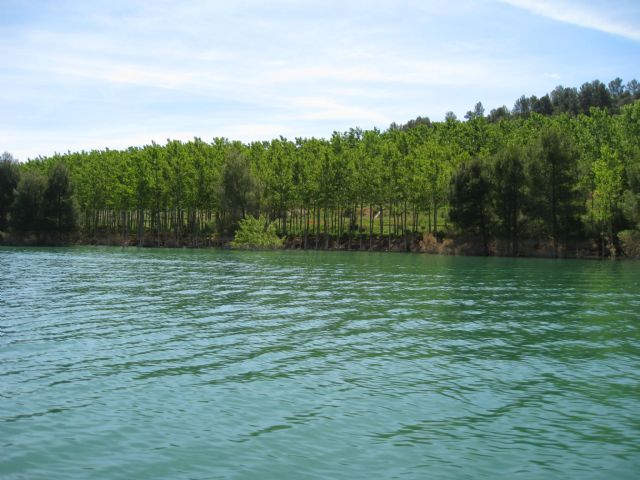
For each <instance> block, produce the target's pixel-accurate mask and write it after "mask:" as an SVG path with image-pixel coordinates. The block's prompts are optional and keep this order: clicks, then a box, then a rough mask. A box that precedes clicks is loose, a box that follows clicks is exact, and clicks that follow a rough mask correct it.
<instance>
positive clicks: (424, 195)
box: [0, 79, 640, 255]
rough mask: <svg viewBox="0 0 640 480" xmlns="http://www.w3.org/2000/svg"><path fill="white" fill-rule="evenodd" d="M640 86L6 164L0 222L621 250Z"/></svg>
mask: <svg viewBox="0 0 640 480" xmlns="http://www.w3.org/2000/svg"><path fill="white" fill-rule="evenodd" d="M639 98H640V88H638V84H637V82H636V81H635V80H634V81H631V82H628V83H627V84H626V85H623V84H622V81H621V80H620V79H616V80H614V81H612V82H610V83H609V85H608V87H606V86H604V84H602V83H601V82H599V81H594V82H590V83H586V84H584V85H583V86H582V87H581V88H580V89H571V88H564V87H557V88H556V89H555V90H554V91H553V92H551V93H550V94H548V95H545V96H543V97H542V98H540V99H538V98H536V97H525V96H523V97H520V98H519V99H518V100H517V101H516V102H515V105H514V108H513V109H511V110H508V109H507V108H506V107H500V108H499V109H494V110H492V111H491V112H490V113H489V115H486V116H485V114H484V107H483V106H482V104H481V103H478V104H477V105H476V106H475V107H474V109H473V110H470V111H469V112H468V113H467V115H466V116H465V120H464V121H459V120H458V119H457V118H455V115H453V114H448V115H447V117H446V119H445V120H444V121H442V122H431V121H430V120H429V119H428V118H423V117H418V118H416V119H415V120H412V121H409V122H408V123H407V124H404V125H397V124H392V125H391V126H390V127H389V128H388V129H387V130H385V131H380V130H377V129H374V130H361V129H359V128H354V129H351V130H349V131H347V132H334V133H333V135H332V136H331V137H330V138H328V139H317V138H296V139H294V140H288V139H286V138H283V137H280V138H277V139H273V140H271V141H268V142H252V143H248V144H244V143H241V142H237V141H229V140H227V139H222V138H216V139H214V140H213V141H212V142H205V141H203V140H201V139H199V138H195V139H194V140H192V141H188V142H181V141H177V140H168V141H167V143H166V144H164V145H159V144H156V143H151V144H150V145H145V146H142V147H130V148H128V149H126V150H110V149H105V150H92V151H89V152H86V151H82V152H67V153H65V154H56V155H53V156H50V157H39V158H37V159H31V160H29V161H27V162H25V163H18V162H16V161H15V160H14V159H13V158H12V157H11V156H10V155H9V154H4V155H3V157H2V160H1V161H0V192H1V193H0V231H5V232H6V231H9V232H11V233H12V234H13V235H16V236H29V235H31V236H36V237H38V238H70V235H71V236H73V235H75V236H78V235H79V236H80V237H81V238H82V241H85V242H91V241H100V239H104V238H107V237H113V238H117V239H120V240H118V241H122V242H126V243H130V244H131V243H133V244H140V245H193V246H200V245H209V244H211V243H215V242H217V241H219V240H220V239H223V238H225V237H226V236H231V235H233V233H234V231H235V229H236V228H237V225H238V223H239V221H240V220H241V219H243V218H246V217H247V216H249V215H251V216H255V217H259V216H261V215H262V216H263V218H267V219H269V220H270V221H271V222H273V224H274V225H275V228H276V230H277V232H278V234H279V235H280V236H284V237H288V238H289V239H291V240H292V241H294V242H296V245H299V246H300V247H301V248H329V247H331V246H334V247H340V248H367V249H371V248H391V246H392V244H393V245H395V246H398V245H400V246H401V247H402V248H406V249H409V248H410V246H411V245H412V243H413V242H415V241H416V239H417V238H421V237H423V236H424V235H425V233H431V234H432V235H433V236H434V238H437V239H438V240H441V239H442V238H443V236H454V237H459V238H461V237H468V238H475V239H476V241H478V242H480V243H481V244H482V247H483V250H484V251H485V252H486V253H490V244H491V242H492V241H495V240H496V239H499V240H500V241H502V242H505V243H506V245H507V253H508V254H511V255H518V254H520V253H521V249H520V246H521V244H522V242H523V241H525V240H540V241H546V242H549V244H551V245H552V246H553V250H554V252H555V253H556V254H559V253H560V254H561V253H562V252H563V251H564V250H566V248H567V246H568V245H570V244H572V243H575V242H576V241H586V240H592V241H593V242H596V243H597V244H598V245H599V246H600V249H601V252H602V253H607V252H609V251H612V249H613V248H614V247H615V245H616V241H617V238H618V234H619V232H620V231H622V230H638V229H640V208H639V205H640V102H638V99H639Z"/></svg>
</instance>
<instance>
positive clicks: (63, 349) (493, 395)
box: [0, 248, 640, 480]
mask: <svg viewBox="0 0 640 480" xmlns="http://www.w3.org/2000/svg"><path fill="white" fill-rule="evenodd" d="M639 472H640V263H634V262H586V261H568V260H564V261H561V260H558V261H554V260H528V259H495V258H461V257H437V256H429V255H412V254H372V253H347V252H333V253H331V252H293V251H285V252H264V253H260V252H228V251H204V250H199V251H193V250H140V249H134V248H131V249H121V248H68V249H27V248H24V249H19V248H0V478H2V479H5V480H6V479H19V478H25V479H27V478H28V479H39V478H42V479H85V478H91V479H107V478H108V479H159V478H170V479H214V478H260V479H262V478H275V479H287V478H292V479H294V478H295V479H298V478H318V479H320V478H322V479H329V478H345V479H354V478H416V479H418V478H420V479H422V478H445V479H446V478H452V479H458V478H461V479H463V478H509V479H534V478H535V479H540V478H543V479H553V478H558V479H560V478H562V479H573V478H575V479H588V478H594V479H596V478H598V479H601V478H615V479H624V478H638V475H639Z"/></svg>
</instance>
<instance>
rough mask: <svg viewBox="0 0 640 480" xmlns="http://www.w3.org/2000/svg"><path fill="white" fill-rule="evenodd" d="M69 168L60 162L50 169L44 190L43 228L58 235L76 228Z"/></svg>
mask: <svg viewBox="0 0 640 480" xmlns="http://www.w3.org/2000/svg"><path fill="white" fill-rule="evenodd" d="M72 195H73V191H72V189H71V179H70V174H69V168H68V167H67V166H66V165H65V164H64V163H62V162H58V163H56V164H55V165H53V167H52V168H51V170H50V171H49V178H48V181H47V188H46V189H45V192H44V205H43V209H42V214H43V225H42V227H43V229H44V230H47V231H49V232H51V233H54V234H56V235H61V234H68V233H71V232H72V231H73V230H75V228H76V209H75V208H74V204H73V196H72Z"/></svg>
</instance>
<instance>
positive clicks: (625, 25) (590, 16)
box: [500, 0, 640, 42]
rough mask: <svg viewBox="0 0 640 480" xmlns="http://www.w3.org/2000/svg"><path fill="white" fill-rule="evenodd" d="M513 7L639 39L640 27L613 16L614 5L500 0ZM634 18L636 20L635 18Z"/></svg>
mask: <svg viewBox="0 0 640 480" xmlns="http://www.w3.org/2000/svg"><path fill="white" fill-rule="evenodd" d="M500 1H502V2H503V3H508V4H509V5H513V6H514V7H519V8H522V9H525V10H527V11H529V12H531V13H534V14H536V15H541V16H543V17H547V18H551V19H552V20H556V21H558V22H565V23H570V24H572V25H577V26H579V27H584V28H591V29H594V30H599V31H601V32H605V33H610V34H612V35H617V36H620V37H624V38H627V39H629V40H634V41H636V42H638V41H640V27H639V26H638V25H637V24H635V25H634V24H632V23H629V22H628V20H622V19H620V18H615V17H614V16H612V13H613V14H615V12H616V8H615V6H611V5H609V8H607V9H605V8H594V7H593V6H592V5H590V4H576V3H570V2H566V1H557V0H554V1H548V0H500ZM636 20H638V19H637V18H636Z"/></svg>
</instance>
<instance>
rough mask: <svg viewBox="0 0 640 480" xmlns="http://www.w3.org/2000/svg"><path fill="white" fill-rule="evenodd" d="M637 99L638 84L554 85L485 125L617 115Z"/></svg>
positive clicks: (423, 120) (478, 112)
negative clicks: (518, 119) (538, 117)
mask: <svg viewBox="0 0 640 480" xmlns="http://www.w3.org/2000/svg"><path fill="white" fill-rule="evenodd" d="M639 99H640V83H639V82H638V81H637V80H636V79H633V80H630V81H629V82H627V83H626V84H625V83H624V82H623V80H622V79H621V78H619V77H618V78H615V79H614V80H611V81H610V82H609V84H608V86H607V85H605V84H604V83H602V82H601V81H600V80H594V81H592V82H586V83H584V84H582V86H581V87H580V88H579V89H578V88H575V87H571V88H570V87H563V86H562V85H558V86H557V87H556V88H554V89H553V91H551V92H550V93H547V94H545V95H543V96H542V97H540V98H538V97H536V96H535V95H531V96H530V97H527V96H526V95H522V96H521V97H520V98H518V99H517V100H516V101H515V103H514V105H513V108H511V109H509V108H508V107H507V106H506V105H503V106H502V107H498V108H494V109H492V110H491V111H490V112H489V114H488V115H487V116H486V117H487V120H488V121H489V122H498V121H500V120H503V119H507V118H511V117H527V116H529V115H531V114H532V113H538V114H540V115H559V114H563V113H567V114H570V115H578V114H580V113H582V114H584V115H590V112H591V109H592V108H597V109H605V110H607V111H608V112H609V113H620V110H621V109H622V107H624V106H625V105H628V104H630V103H633V102H634V101H636V100H639ZM484 116H485V109H484V106H483V105H482V102H478V103H477V104H476V105H475V107H474V109H473V110H469V111H468V112H467V113H466V114H465V116H464V118H465V119H466V120H472V119H474V118H476V117H484ZM447 118H451V119H456V115H455V114H454V113H453V112H448V113H447ZM430 123H431V120H429V118H428V117H417V118H416V119H415V120H409V121H408V122H407V123H406V124H404V125H398V124H396V123H393V124H391V127H390V128H391V129H402V130H407V129H411V128H414V127H415V126H417V125H421V124H426V125H429V124H430Z"/></svg>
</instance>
